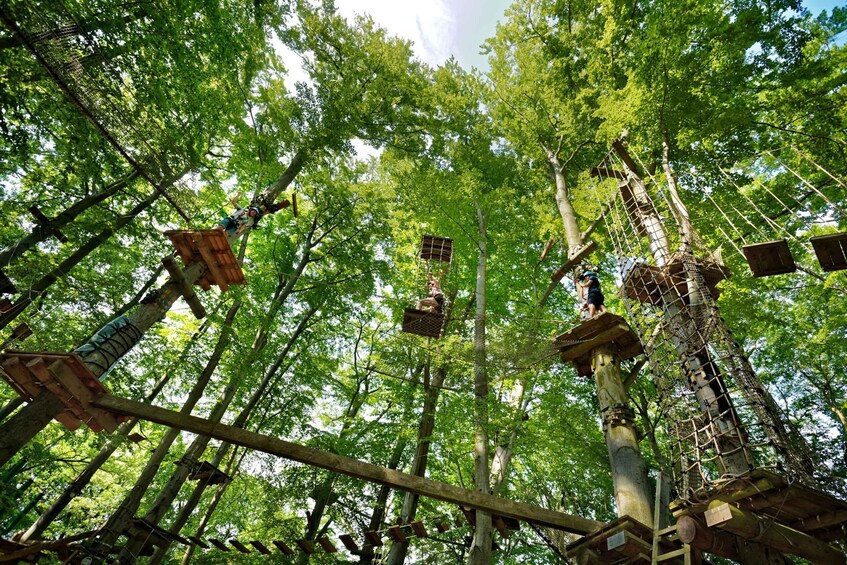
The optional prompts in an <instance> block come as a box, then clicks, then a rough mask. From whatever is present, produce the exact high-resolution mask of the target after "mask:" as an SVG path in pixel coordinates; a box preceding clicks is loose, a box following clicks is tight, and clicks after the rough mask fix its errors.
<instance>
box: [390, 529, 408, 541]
mask: <svg viewBox="0 0 847 565" xmlns="http://www.w3.org/2000/svg"><path fill="white" fill-rule="evenodd" d="M388 535H389V536H390V537H391V539H393V540H394V541H396V542H397V543H403V542H404V541H406V534H404V533H403V530H402V528H401V527H400V526H398V525H394V526H389V527H388Z"/></svg>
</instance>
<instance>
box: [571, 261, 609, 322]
mask: <svg viewBox="0 0 847 565" xmlns="http://www.w3.org/2000/svg"><path fill="white" fill-rule="evenodd" d="M577 284H578V285H579V297H580V299H582V300H585V303H586V306H588V317H589V318H593V317H594V316H596V315H597V312H598V311H599V312H600V313H601V314H603V313H604V312H606V305H605V299H604V298H603V291H602V289H601V288H600V279H599V278H598V277H597V273H595V272H594V271H590V270H589V271H585V272H584V273H583V274H582V277H580V280H579V281H578V283H577Z"/></svg>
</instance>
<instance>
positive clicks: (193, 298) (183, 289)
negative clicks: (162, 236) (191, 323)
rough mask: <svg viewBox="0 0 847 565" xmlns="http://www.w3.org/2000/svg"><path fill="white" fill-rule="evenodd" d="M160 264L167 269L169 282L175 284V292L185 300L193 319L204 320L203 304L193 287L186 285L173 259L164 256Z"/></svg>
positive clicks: (186, 280) (204, 310) (186, 282)
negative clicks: (177, 291)
mask: <svg viewBox="0 0 847 565" xmlns="http://www.w3.org/2000/svg"><path fill="white" fill-rule="evenodd" d="M162 264H163V265H164V266H165V269H167V271H168V274H169V275H170V277H171V280H172V281H173V282H174V284H176V287H177V290H179V293H180V294H181V295H182V297H183V298H184V299H185V302H186V303H187V304H188V307H189V308H191V313H192V314H194V317H195V318H197V319H198V320H199V319H201V318H205V317H206V309H205V308H203V304H202V303H201V302H200V299H199V298H198V297H197V293H195V292H194V287H193V286H191V285H190V284H188V279H186V278H185V274H184V273H183V272H182V269H180V268H179V265H177V263H176V259H174V257H173V255H165V256H164V257H162Z"/></svg>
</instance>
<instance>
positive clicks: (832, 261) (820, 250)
mask: <svg viewBox="0 0 847 565" xmlns="http://www.w3.org/2000/svg"><path fill="white" fill-rule="evenodd" d="M809 241H811V242H812V247H813V248H814V250H815V255H817V257H818V262H819V263H820V264H821V268H822V269H823V270H824V271H826V272H831V271H842V270H844V269H847V232H842V233H833V234H829V235H819V236H817V237H813V238H811V239H810V240H809Z"/></svg>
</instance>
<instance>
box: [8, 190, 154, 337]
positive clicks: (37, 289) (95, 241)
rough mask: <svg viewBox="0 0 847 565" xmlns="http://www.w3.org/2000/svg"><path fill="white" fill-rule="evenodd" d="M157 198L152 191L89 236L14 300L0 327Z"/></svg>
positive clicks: (15, 316)
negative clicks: (107, 224) (112, 223)
mask: <svg viewBox="0 0 847 565" xmlns="http://www.w3.org/2000/svg"><path fill="white" fill-rule="evenodd" d="M158 198H159V193H153V194H152V195H151V196H148V197H147V198H146V199H144V200H142V201H141V202H140V203H138V204H137V205H136V206H135V207H134V208H133V209H132V210H130V211H129V212H127V213H126V214H124V215H121V216H120V217H119V218H118V220H117V221H116V222H115V224H114V225H113V226H112V227H110V228H106V229H104V230H103V231H101V232H100V233H99V234H97V235H96V236H94V237H92V238H90V239H89V240H88V241H86V242H85V243H84V244H82V245H81V246H80V247H79V249H77V250H76V251H74V252H73V253H72V254H71V255H70V256H69V257H68V258H66V259H65V260H64V261H62V262H61V263H60V264H59V266H58V267H56V268H55V269H53V270H52V271H50V272H49V273H47V274H46V275H44V276H43V277H41V278H40V279H39V280H38V281H37V282H36V283H35V284H33V285H32V286H30V287H29V289H28V290H26V291H24V293H23V295H22V296H21V297H20V298H18V300H16V301H15V303H14V305H12V308H11V309H10V310H9V311H8V312H6V313H4V314H3V315H1V316H0V329H3V328H5V327H6V326H8V325H9V324H10V323H11V322H12V321H13V320H14V319H15V318H17V317H18V316H19V315H20V314H21V313H22V312H23V311H24V310H26V308H27V306H29V305H30V304H32V303H33V302H35V300H36V299H37V298H38V297H40V296H41V295H42V294H44V293H45V292H46V291H47V289H48V288H50V286H51V285H52V284H53V283H54V282H56V281H57V280H59V279H60V278H61V277H63V276H65V275H66V274H67V273H69V272H70V270H71V269H73V268H74V267H76V266H77V264H78V263H79V262H80V261H82V260H83V259H85V258H86V257H87V256H88V254H89V253H91V252H92V251H94V250H95V249H97V248H98V247H100V245H102V244H103V243H104V242H106V241H107V240H108V239H109V238H111V237H112V236H113V235H115V233H116V232H117V231H119V230H120V229H121V228H123V227H124V226H126V225H127V224H129V223H130V222H132V221H133V220H134V219H135V218H136V216H138V215H139V214H141V213H142V212H144V211H145V210H147V209H148V208H149V207H150V206H152V205H153V203H154V202H156V200H157V199H158Z"/></svg>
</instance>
